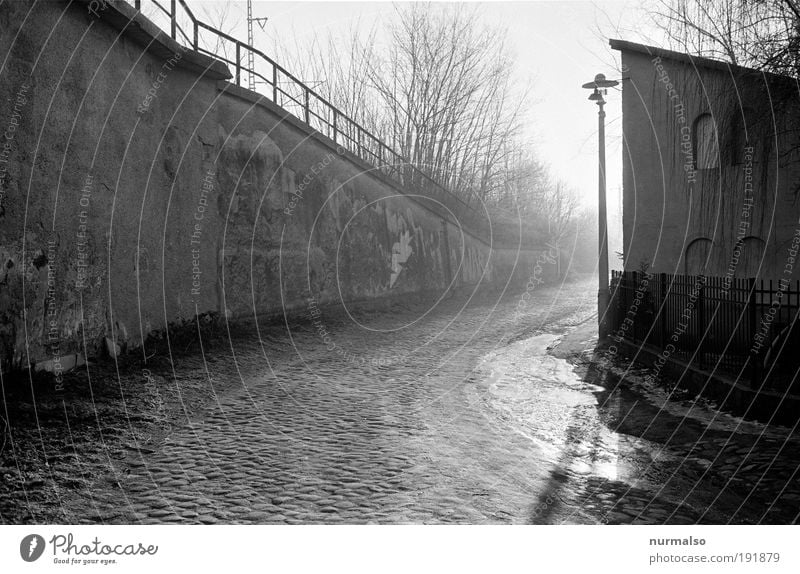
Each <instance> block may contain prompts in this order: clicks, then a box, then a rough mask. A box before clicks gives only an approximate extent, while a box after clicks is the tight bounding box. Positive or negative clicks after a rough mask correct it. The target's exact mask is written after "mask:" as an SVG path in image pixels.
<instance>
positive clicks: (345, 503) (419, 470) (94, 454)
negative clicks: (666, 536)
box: [0, 282, 798, 524]
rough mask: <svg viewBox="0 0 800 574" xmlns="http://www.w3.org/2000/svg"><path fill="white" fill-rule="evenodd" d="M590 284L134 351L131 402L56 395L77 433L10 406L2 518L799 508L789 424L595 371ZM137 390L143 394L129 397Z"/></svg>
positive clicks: (692, 514)
mask: <svg viewBox="0 0 800 574" xmlns="http://www.w3.org/2000/svg"><path fill="white" fill-rule="evenodd" d="M592 285H593V284H592V283H589V282H576V283H572V284H568V285H565V286H563V287H561V288H555V287H548V288H542V289H539V290H536V291H534V293H533V294H532V295H533V296H532V297H531V298H530V299H529V300H528V302H527V305H525V307H524V313H522V314H521V315H520V314H517V313H516V311H517V310H518V309H519V297H518V296H513V295H512V296H506V297H505V298H503V299H502V300H500V301H498V300H497V298H496V297H494V298H493V297H492V296H489V295H482V296H481V297H478V298H474V299H472V300H469V299H468V298H467V297H466V296H465V294H458V295H456V296H454V297H452V298H450V299H447V300H446V301H443V302H441V303H440V304H439V305H437V306H436V308H435V309H434V310H433V311H432V312H430V313H427V314H426V313H425V312H424V309H423V310H420V308H419V307H418V306H409V307H407V308H401V307H399V306H398V305H395V306H394V307H393V308H392V309H391V310H388V311H380V312H379V311H374V312H366V311H361V312H359V313H358V314H356V315H354V316H352V317H348V316H337V317H328V316H326V315H325V314H324V313H323V314H322V315H321V316H320V317H318V318H317V319H316V320H315V321H311V322H305V323H301V324H294V325H292V326H291V328H289V329H285V328H278V327H276V326H275V325H272V326H265V325H262V326H261V328H260V329H259V330H258V331H257V332H256V331H255V328H253V329H251V330H246V329H245V330H242V329H240V330H239V331H238V332H236V333H233V334H231V337H230V338H227V337H219V336H218V337H217V339H223V343H220V342H219V341H217V343H215V344H214V345H213V348H212V349H211V350H208V349H207V350H206V352H205V353H200V352H194V351H191V350H190V351H189V352H186V353H182V354H181V355H180V356H178V355H176V356H174V360H173V361H171V362H170V361H161V362H160V363H159V362H156V363H155V364H154V363H153V362H152V361H151V363H150V364H148V371H146V373H145V375H144V376H142V375H140V374H139V373H140V368H134V367H130V366H129V367H128V368H127V369H123V374H122V375H120V377H119V378H118V379H117V381H116V383H117V386H118V387H119V388H120V389H125V391H126V393H127V395H126V396H122V397H115V398H114V400H113V401H112V400H110V399H109V400H108V401H106V400H105V399H104V398H103V397H102V396H99V397H98V395H97V394H95V395H94V397H95V398H94V402H93V403H92V404H93V406H92V408H91V409H88V410H86V409H84V411H80V408H81V405H82V404H83V403H81V402H80V401H79V400H78V398H74V399H73V400H70V401H67V402H65V403H63V405H62V406H63V411H64V413H65V417H66V419H67V420H69V421H71V422H72V425H71V426H70V427H69V428H70V430H69V435H68V436H64V435H65V433H64V428H65V426H64V421H63V420H61V419H59V417H58V416H56V414H55V413H57V412H58V411H59V405H58V401H53V404H52V405H50V406H51V408H50V410H49V411H48V409H47V408H46V404H45V403H43V402H42V401H40V402H39V412H38V413H37V414H38V416H39V427H38V428H37V429H35V431H34V430H30V429H27V430H26V429H25V427H24V424H23V423H24V422H25V421H26V420H27V422H28V423H30V418H29V419H25V418H24V417H23V418H21V419H20V418H19V417H18V418H17V419H14V420H11V419H10V424H9V426H10V427H11V430H12V432H11V433H9V435H10V436H11V437H12V438H14V437H15V440H12V441H11V442H12V443H13V445H12V446H13V456H14V458H13V460H11V459H10V458H9V456H8V454H9V452H11V451H10V450H9V449H8V448H7V449H6V450H5V459H0V474H3V473H5V477H6V480H7V481H8V483H7V484H8V485H9V486H8V487H7V490H6V491H5V492H3V493H2V495H3V497H4V501H3V502H2V503H0V513H2V515H1V516H2V518H3V521H6V522H16V521H22V522H38V521H62V522H69V523H72V522H75V523H97V522H107V523H143V524H156V523H158V524H162V523H261V524H268V523H289V524H292V523H298V524H299V523H451V522H456V523H559V522H569V523H575V522H578V523H607V522H611V523H620V522H659V523H661V522H676V523H681V522H696V521H703V522H724V521H728V520H733V521H739V522H758V521H761V520H767V519H770V520H773V521H784V522H785V521H792V520H793V519H796V508H797V500H798V499H797V498H792V497H793V496H794V497H796V496H797V488H796V485H794V484H793V483H792V481H791V478H792V475H791V471H792V469H793V468H794V469H796V468H797V466H796V462H795V459H796V458H797V457H796V455H794V454H793V455H792V456H789V455H788V454H787V453H788V452H789V451H790V450H792V449H793V452H794V453H796V452H797V451H798V449H797V444H796V442H792V441H795V439H794V438H791V439H789V435H788V433H787V432H786V431H785V430H782V429H778V430H773V429H769V432H766V431H765V429H764V428H763V427H761V426H760V425H751V424H749V423H747V424H744V425H741V424H739V425H738V426H737V425H736V421H735V419H732V418H731V417H726V416H725V417H717V418H718V420H717V419H715V418H714V417H715V414H714V413H713V411H711V410H710V409H707V408H705V407H702V406H697V405H696V404H694V403H692V405H688V404H683V403H680V402H674V403H670V404H669V408H661V406H664V405H660V406H659V401H660V400H661V399H662V398H661V397H660V396H659V395H658V394H657V393H654V392H650V391H649V390H647V389H639V388H634V387H635V385H633V386H631V385H626V386H625V387H617V385H616V384H614V385H611V384H610V383H609V381H610V380H611V379H609V377H611V378H612V379H613V378H614V377H615V372H616V371H615V369H617V370H618V367H615V366H614V365H611V364H606V365H605V366H604V367H603V368H602V369H598V367H597V363H598V361H600V362H601V363H602V361H603V360H604V359H603V357H597V356H594V355H592V354H591V352H589V351H584V352H583V353H582V354H581V353H580V351H582V350H585V349H589V348H591V347H592V346H593V345H592V340H591V331H592V330H593V325H594V321H592V320H591V312H592V307H593V305H594V304H595V298H594V295H593V292H592ZM312 311H313V309H312ZM314 314H316V313H314ZM562 336H565V337H563V339H562ZM554 348H555V350H554V351H553V349H554ZM568 357H572V358H573V359H575V358H576V357H577V361H576V363H577V364H576V365H575V366H573V365H571V364H570V363H568V362H567V361H566V360H565V359H566V358H568ZM617 374H619V373H617ZM627 374H628V375H631V380H633V381H634V382H635V381H636V373H627ZM107 375H109V376H110V373H107ZM95 378H97V377H95ZM123 383H124V384H123ZM100 384H101V383H100V382H99V381H97V380H96V381H95V387H98V386H99V385H100ZM102 384H105V385H110V386H114V384H115V381H114V379H111V381H110V382H109V381H102ZM137 384H138V386H139V388H138V390H137V389H136V385H137ZM614 387H616V389H615V390H613V392H612V389H614ZM143 393H144V394H145V395H146V396H147V397H148V400H147V401H143V400H139V399H137V397H140V396H142V395H143ZM647 393H650V395H648V394H647ZM126 399H127V402H124V403H122V402H121V401H125V400H126ZM137 400H139V402H137ZM121 404H124V405H125V406H126V407H127V408H128V411H127V412H128V416H127V417H124V420H122V421H121V420H120V419H119V413H118V412H117V411H119V410H120V408H119V407H120V405H121ZM169 405H179V407H178V408H177V409H176V408H170V407H169ZM681 409H683V410H681ZM24 410H25V409H22V411H24ZM690 411H691V416H687V412H690ZM48 412H50V414H51V415H52V416H51V418H52V420H50V419H48V417H47V413H48ZM148 412H149V413H156V415H155V417H156V419H157V420H155V421H154V420H152V419H153V416H154V415H152V414H151V415H147V414H146V413H148ZM70 413H72V416H71V417H70V416H69V414H70ZM79 415H80V416H79ZM115 417H116V418H115ZM148 417H150V418H148ZM659 417H660V418H659ZM704 417H705V418H704ZM709 417H710V419H713V420H711V422H709V420H710V419H709ZM92 419H94V421H93V420H92ZM59 420H61V422H60V425H61V426H60V427H59V426H58V425H59ZM43 421H44V422H43ZM653 421H655V423H654V422H653ZM12 423H13V424H12ZM145 423H147V424H145ZM148 425H149V426H148ZM725 425H728V426H727V427H726V426H725ZM731 425H734V426H733V427H731V428H733V430H731V428H729V427H730V426H731ZM16 428H20V430H18V431H16V434H15V429H16ZM59 428H60V435H59V430H58V429H59ZM142 429H150V430H148V431H147V432H145V431H143V430H142ZM153 429H161V430H160V432H158V431H157V430H153ZM612 429H613V430H612ZM734 431H735V432H734ZM26 432H27V433H28V434H26ZM704 433H705V434H704ZM698 436H703V437H704V440H703V441H701V442H699V443H698V442H697V440H696V438H697V437H698ZM787 440H790V442H787ZM758 441H761V443H760V445H761V446H760V447H759V448H757V449H755V450H754V449H753V448H752V446H753V444H755V443H756V442H758ZM7 442H8V441H7ZM665 445H666V446H665ZM765 445H772V446H773V447H774V448H772V450H769V448H767V447H765ZM787 445H791V448H789V447H787ZM26 449H27V450H26ZM715 449H716V450H715ZM737 449H738V450H737ZM742 449H748V450H747V451H745V450H742ZM779 449H780V450H779ZM712 451H714V452H712ZM740 451H741V452H740ZM748 452H749V453H750V454H752V456H753V457H754V458H753V459H752V460H750V459H747V458H746V457H747V456H749V455H748ZM776 452H777V453H778V455H779V456H776ZM720 453H722V454H721V456H722V458H720ZM753 453H758V455H759V456H761V459H764V458H765V457H767V458H766V459H765V460H767V462H769V461H770V460H772V461H773V464H772V466H773V467H774V468H773V470H772V472H771V474H770V473H768V474H769V477H768V480H770V481H772V482H769V483H768V484H769V487H770V488H769V492H770V493H773V494H772V499H775V495H774V493H780V495H781V497H782V498H780V499H779V501H778V504H776V505H773V507H777V508H779V509H780V510H779V511H777V512H773V511H771V510H770V512H771V514H770V512H767V510H768V509H767V508H766V507H765V506H764V501H763V500H762V498H763V497H762V496H761V494H759V495H757V496H754V497H752V498H750V499H749V500H748V498H747V495H748V493H749V492H750V491H751V490H753V491H756V490H758V489H752V488H750V487H751V486H752V485H754V484H756V483H755V482H754V481H755V480H756V479H757V478H758V476H757V472H760V471H761V470H763V469H764V468H766V467H764V466H763V465H762V463H763V462H764V461H763V460H761V459H758V460H756V458H757V457H756V455H755V454H753ZM764 453H767V454H764ZM769 453H771V455H770V456H771V457H772V458H771V459H770V458H769V457H768V456H767V455H769ZM781 453H782V454H781ZM23 454H25V455H26V456H22V455H23ZM39 460H41V461H44V462H46V463H47V464H46V465H45V466H44V468H43V467H42V466H41V465H39V466H37V461H39ZM20 461H22V464H20ZM743 462H744V464H740V463H743ZM725 465H727V466H725ZM745 465H750V466H745ZM759 465H761V466H759ZM15 467H16V468H15ZM744 468H747V470H748V471H754V470H755V472H749V474H748V473H747V472H745V471H744V470H743V469H744ZM726 472H727V473H728V474H727V475H726V474H725V473H726ZM725 476H728V478H727V479H725ZM737 479H738V482H734V481H736V480H737ZM720 480H722V481H723V486H720V483H719V481H720ZM765 480H767V479H766V478H765ZM715 481H716V482H715ZM794 482H795V483H796V481H794ZM758 484H766V483H765V482H764V481H762V482H761V483H758ZM787 485H788V486H787ZM734 486H735V488H733V487H734ZM782 486H783V488H781V487H782ZM748 488H750V490H748ZM762 490H763V489H762ZM762 494H763V493H762ZM715 497H716V498H715ZM767 498H769V496H768V497H767ZM793 509H794V510H793Z"/></svg>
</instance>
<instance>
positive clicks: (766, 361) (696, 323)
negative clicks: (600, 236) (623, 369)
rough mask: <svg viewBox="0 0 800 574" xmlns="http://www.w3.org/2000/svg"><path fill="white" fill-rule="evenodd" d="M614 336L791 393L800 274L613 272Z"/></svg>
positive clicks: (799, 341) (797, 356)
mask: <svg viewBox="0 0 800 574" xmlns="http://www.w3.org/2000/svg"><path fill="white" fill-rule="evenodd" d="M611 292H612V295H613V297H614V305H613V317H612V321H611V323H612V331H611V336H612V339H616V340H620V339H624V340H627V341H628V342H631V343H635V344H637V345H647V346H650V347H651V348H654V349H655V350H658V351H660V352H661V355H662V356H664V357H665V358H673V357H674V358H678V359H682V360H684V361H685V362H687V363H691V364H692V365H694V366H696V367H699V368H702V369H704V370H709V371H711V370H715V371H718V372H724V373H727V374H730V375H733V376H735V377H736V378H738V379H739V380H740V381H742V382H745V383H746V384H749V385H750V386H751V387H752V388H755V389H760V388H766V389H772V390H778V391H787V390H790V389H793V390H792V392H793V393H797V392H798V391H800V385H798V384H795V382H794V381H795V379H796V375H797V374H798V369H800V353H798V352H797V350H798V348H800V325H798V322H797V319H798V314H800V281H793V282H790V281H783V280H782V281H776V280H768V279H752V278H750V279H745V278H724V277H705V276H702V275H696V276H695V275H672V274H666V273H659V274H647V273H642V272H635V271H624V272H619V271H614V272H613V273H612V283H611Z"/></svg>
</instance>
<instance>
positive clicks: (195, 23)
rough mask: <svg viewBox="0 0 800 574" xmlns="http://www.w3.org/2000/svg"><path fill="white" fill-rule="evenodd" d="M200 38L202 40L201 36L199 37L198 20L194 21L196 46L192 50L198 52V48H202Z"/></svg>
mask: <svg viewBox="0 0 800 574" xmlns="http://www.w3.org/2000/svg"><path fill="white" fill-rule="evenodd" d="M199 38H200V35H199V30H198V26H197V20H195V21H194V46H192V48H194V49H195V51H197V49H198V47H199V46H200V40H199Z"/></svg>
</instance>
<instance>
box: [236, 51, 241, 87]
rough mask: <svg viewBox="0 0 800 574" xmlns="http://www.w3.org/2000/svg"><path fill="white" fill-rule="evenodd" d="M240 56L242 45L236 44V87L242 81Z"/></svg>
mask: <svg viewBox="0 0 800 574" xmlns="http://www.w3.org/2000/svg"><path fill="white" fill-rule="evenodd" d="M241 56H242V45H241V44H240V43H239V42H236V85H237V86H240V85H241V79H242V66H241Z"/></svg>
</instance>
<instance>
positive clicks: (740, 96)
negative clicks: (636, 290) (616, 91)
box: [622, 50, 800, 279]
mask: <svg viewBox="0 0 800 574" xmlns="http://www.w3.org/2000/svg"><path fill="white" fill-rule="evenodd" d="M622 64H623V69H624V70H625V71H624V75H625V76H626V77H628V78H629V79H628V80H626V81H625V82H624V84H623V98H622V101H623V133H624V135H625V141H624V152H623V185H624V200H623V201H624V205H623V210H624V252H625V268H626V269H630V270H636V269H639V268H641V267H642V265H649V269H650V271H654V272H664V273H681V274H682V273H689V274H699V273H705V274H706V275H716V276H721V277H724V276H726V275H730V276H731V277H754V276H761V277H767V278H788V279H796V278H798V277H800V275H797V274H794V276H792V274H791V273H790V274H789V275H788V276H787V275H786V274H784V270H785V265H786V263H787V261H788V258H789V257H790V253H789V251H790V249H792V247H793V243H792V242H793V241H794V237H795V236H796V233H797V231H798V229H799V227H798V214H799V213H800V212H799V211H798V207H797V205H798V204H797V199H798V195H797V193H798V182H800V179H799V177H800V169H798V166H799V165H800V155H798V151H800V137H798V135H799V134H800V129H799V128H800V126H798V125H797V121H796V120H797V118H798V105H797V102H798V99H797V87H796V85H795V86H791V85H787V84H786V82H780V81H778V80H776V79H775V78H770V77H766V76H763V75H761V74H758V73H752V72H751V73H747V72H745V71H742V70H741V69H725V67H724V66H723V67H721V68H714V67H708V66H704V65H703V64H702V61H699V62H697V63H695V64H693V63H691V62H687V61H680V60H676V59H671V58H669V57H666V56H664V57H659V56H657V55H656V54H653V55H647V54H643V53H638V52H635V51H627V50H623V54H622ZM702 114H709V115H710V116H711V117H712V118H713V124H714V132H713V137H714V139H715V145H716V146H717V147H718V150H719V153H718V155H717V162H716V163H717V165H715V166H714V167H711V168H708V169H703V168H702V166H698V165H696V160H697V153H698V149H697V147H698V133H697V126H696V121H697V119H698V118H699V117H700V116H701V115H702ZM701 139H702V138H701ZM750 147H752V151H749V152H748V148H750ZM794 247H795V252H796V251H797V249H796V247H797V246H796V245H795V246H794Z"/></svg>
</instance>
